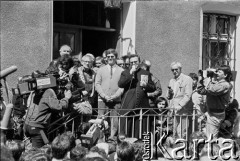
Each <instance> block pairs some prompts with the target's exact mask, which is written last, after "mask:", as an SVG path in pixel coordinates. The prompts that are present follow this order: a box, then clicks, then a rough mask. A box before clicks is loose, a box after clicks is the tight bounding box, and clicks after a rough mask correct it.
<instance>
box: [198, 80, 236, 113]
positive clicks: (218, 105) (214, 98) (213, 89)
mask: <svg viewBox="0 0 240 161" xmlns="http://www.w3.org/2000/svg"><path fill="white" fill-rule="evenodd" d="M231 89H232V85H231V84H230V83H229V82H227V81H225V80H221V81H218V82H210V83H209V84H208V86H207V87H206V88H205V86H204V85H203V84H198V93H199V94H201V95H207V96H206V105H207V110H208V112H213V113H222V112H224V111H225V109H226V108H227V106H228V104H229V101H230V92H231Z"/></svg>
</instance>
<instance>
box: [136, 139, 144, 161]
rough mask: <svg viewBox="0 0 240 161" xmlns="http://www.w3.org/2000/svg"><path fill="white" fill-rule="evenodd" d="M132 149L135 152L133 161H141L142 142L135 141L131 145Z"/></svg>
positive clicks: (142, 152)
mask: <svg viewBox="0 0 240 161" xmlns="http://www.w3.org/2000/svg"><path fill="white" fill-rule="evenodd" d="M133 148H134V151H135V161H142V160H143V158H142V156H143V154H144V142H143V141H142V140H137V141H135V142H134V143H133Z"/></svg>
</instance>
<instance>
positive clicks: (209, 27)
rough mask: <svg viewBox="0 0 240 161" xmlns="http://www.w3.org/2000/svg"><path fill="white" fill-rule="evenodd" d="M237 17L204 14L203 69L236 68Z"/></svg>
mask: <svg viewBox="0 0 240 161" xmlns="http://www.w3.org/2000/svg"><path fill="white" fill-rule="evenodd" d="M235 31H236V17H235V16H231V15H222V14H212V13H205V14H203V42H202V59H203V60H202V68H203V69H207V68H216V67H218V66H220V65H222V64H225V65H230V66H231V67H234V63H235V54H234V53H235Z"/></svg>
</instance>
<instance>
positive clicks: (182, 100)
mask: <svg viewBox="0 0 240 161" xmlns="http://www.w3.org/2000/svg"><path fill="white" fill-rule="evenodd" d="M171 71H172V73H173V78H172V79H171V80H170V82H169V86H168V88H169V90H168V97H167V98H168V99H169V100H170V106H169V107H170V108H172V109H173V112H174V114H175V115H176V117H175V119H174V120H175V128H177V135H178V136H177V137H178V138H179V137H181V138H183V137H186V136H187V134H186V132H187V131H188V130H187V128H188V126H189V124H188V122H189V120H187V117H186V115H189V114H192V110H193V109H192V107H191V106H190V104H189V102H190V100H191V96H192V83H193V80H192V78H191V77H189V76H187V75H185V74H183V73H182V65H181V63H179V62H173V63H172V64H171ZM181 124H182V125H181ZM181 129H182V131H181ZM189 129H190V128H189ZM175 136H176V135H175Z"/></svg>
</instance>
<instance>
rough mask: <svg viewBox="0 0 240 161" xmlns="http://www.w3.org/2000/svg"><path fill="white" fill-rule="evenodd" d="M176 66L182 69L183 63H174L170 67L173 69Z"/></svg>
mask: <svg viewBox="0 0 240 161" xmlns="http://www.w3.org/2000/svg"><path fill="white" fill-rule="evenodd" d="M174 65H177V67H178V68H180V69H182V64H181V63H179V62H172V63H171V65H170V67H171V68H172V66H174Z"/></svg>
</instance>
